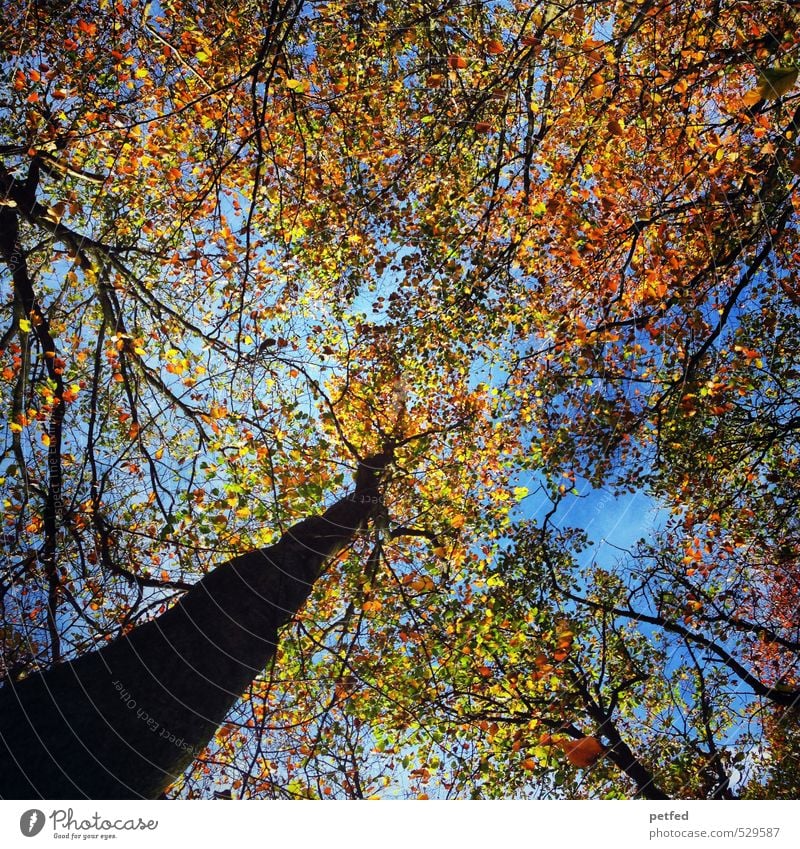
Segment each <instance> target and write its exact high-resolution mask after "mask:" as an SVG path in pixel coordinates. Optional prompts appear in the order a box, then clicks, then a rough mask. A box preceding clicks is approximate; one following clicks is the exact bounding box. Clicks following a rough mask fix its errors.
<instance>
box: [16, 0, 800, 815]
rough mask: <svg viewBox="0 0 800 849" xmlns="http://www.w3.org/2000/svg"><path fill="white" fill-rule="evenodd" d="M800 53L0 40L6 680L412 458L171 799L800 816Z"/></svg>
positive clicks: (64, 656) (640, 6) (590, 21)
mask: <svg viewBox="0 0 800 849" xmlns="http://www.w3.org/2000/svg"><path fill="white" fill-rule="evenodd" d="M798 32H800V11H798V10H797V9H796V8H794V7H793V5H792V4H790V3H787V2H782V0H781V2H779V0H760V2H740V0H681V2H675V1H674V0H557V2H550V0H501V1H499V2H492V0H484V2H463V0H416V2H394V0H387V2H374V3H373V2H367V0H354V2H343V0H342V1H340V0H331V2H313V3H312V2H302V0H243V2H224V1H223V0H211V2H207V3H202V4H195V3H192V2H183V0H161V2H152V3H143V2H139V0H120V2H117V3H114V2H112V0H81V2H69V0H67V2H62V3H56V2H51V0H21V2H17V3H13V4H9V3H4V4H3V21H2V23H1V24H0V79H1V81H0V392H1V393H2V397H1V400H0V402H1V403H2V434H1V435H0V491H1V492H2V521H3V529H2V546H3V557H2V560H0V610H2V622H0V651H1V653H2V654H1V657H2V660H1V662H0V675H1V676H2V678H3V680H5V681H6V682H21V681H23V680H25V679H26V678H29V677H31V676H35V675H37V674H39V673H40V672H41V671H43V670H46V669H49V668H54V667H56V666H59V665H62V664H66V663H69V662H71V661H73V660H74V659H76V658H78V657H81V656H83V655H86V654H87V653H89V652H91V651H93V650H95V649H97V648H99V647H101V646H105V645H108V644H112V643H113V642H114V641H115V640H116V639H118V638H120V637H122V636H124V635H127V634H131V633H132V632H134V631H135V629H136V628H137V627H141V626H142V624H143V623H145V622H147V621H149V620H152V619H153V618H154V617H157V616H159V615H162V614H164V613H165V612H166V611H168V610H170V609H173V608H174V605H175V604H176V602H177V601H178V600H179V599H180V598H181V597H182V596H183V595H184V594H185V593H187V591H188V590H189V589H190V588H191V587H192V586H193V585H195V584H197V582H198V581H199V580H201V579H202V578H203V577H204V576H205V575H207V574H209V573H210V572H211V571H212V570H213V569H214V567H215V566H216V565H217V564H220V563H222V562H223V561H226V560H228V559H229V558H232V557H234V556H235V555H238V554H241V553H242V552H247V551H251V550H254V549H259V548H264V547H266V546H270V545H272V544H273V543H275V542H276V541H277V540H279V539H281V538H282V535H283V534H284V533H285V532H286V531H287V529H288V528H291V527H292V526H294V525H295V524H296V523H298V522H301V521H302V520H303V519H305V518H306V517H310V516H316V515H318V514H321V513H322V512H323V511H325V510H326V508H330V506H331V505H335V504H337V503H339V502H338V499H340V498H341V497H342V494H343V493H344V492H347V491H348V490H349V489H351V488H352V486H353V475H354V474H355V473H356V471H357V469H359V468H361V467H360V465H359V464H360V463H362V461H364V460H365V458H370V457H374V456H376V455H381V452H384V455H385V456H386V457H387V458H388V457H389V454H390V455H391V457H390V459H387V460H385V461H382V463H381V467H382V474H381V478H380V491H379V494H378V495H375V491H373V489H370V490H369V492H370V497H373V496H374V501H375V509H374V510H373V512H372V516H371V519H370V521H369V523H368V524H365V525H364V527H363V528H362V529H361V530H360V531H359V532H358V533H357V534H355V536H354V537H353V539H352V540H351V541H350V543H349V544H348V545H347V547H346V548H344V550H342V551H341V552H339V553H338V554H337V555H336V556H335V557H332V558H331V559H330V560H329V561H328V562H327V564H326V566H325V568H324V569H323V571H322V574H321V575H320V576H319V578H318V579H317V580H316V581H315V582H314V584H313V587H311V589H310V596H309V598H308V600H307V601H306V602H305V604H304V605H303V606H302V607H301V609H300V610H299V611H298V612H297V614H296V615H294V616H293V617H292V619H291V621H290V622H289V624H287V625H286V626H285V628H283V630H282V631H281V635H280V642H279V645H278V648H277V651H276V654H275V657H274V658H273V660H272V661H271V662H270V663H269V665H268V666H267V667H266V668H265V669H263V670H262V671H261V672H260V673H259V674H258V675H257V677H255V678H254V680H253V681H252V682H251V683H250V684H249V686H248V687H247V689H246V690H245V691H244V692H243V693H242V694H241V698H239V699H238V700H237V701H236V704H235V705H234V706H233V708H232V709H231V710H230V711H229V713H228V715H227V717H226V719H225V721H224V723H223V724H222V725H220V727H219V728H218V730H217V731H216V733H215V735H214V737H213V739H212V740H211V741H210V742H209V745H208V747H207V748H205V749H204V750H203V751H202V752H199V753H197V756H196V758H195V759H194V760H193V762H192V763H191V765H190V766H189V767H188V768H187V769H186V771H185V773H184V774H183V775H182V777H181V778H180V779H179V780H178V781H177V782H176V783H175V784H174V785H173V786H172V788H171V789H170V790H169V791H168V793H167V795H168V796H169V797H170V798H210V797H226V798H231V797H233V798H240V797H241V798H251V799H253V798H367V797H378V798H398V797H399V798H573V799H578V798H632V797H635V796H640V795H644V796H648V797H650V798H686V799H689V798H692V799H711V798H796V797H797V796H798V793H800V763H798V758H799V757H800V732H799V731H798V699H799V698H800V563H799V558H800V527H798V516H800V492H799V491H798V481H799V480H800V453H799V449H800V443H799V441H798V437H799V436H800V380H799V379H800V370H798V369H799V368H800V367H799V366H798V361H800V334H799V333H798V331H799V330H800V283H798V265H799V264H800V245H798V223H799V222H798V211H799V210H800V196H799V195H798V191H797V190H798V179H799V177H800V148H798V146H797V137H798V131H800V85H797V81H798V69H800V35H798ZM386 452H389V453H386ZM384 455H381V456H384ZM384 464H385V468H383V466H384ZM371 486H372V484H371ZM631 503H633V504H634V508H633V510H634V512H641V513H647V512H648V511H649V518H648V520H647V521H645V522H641V523H638V524H635V523H633V522H632V520H631V517H630V514H628V515H627V517H626V515H625V512H624V511H625V508H626V505H628V506H630V504H631ZM643 505H644V506H643ZM793 505H794V506H793ZM601 515H602V517H603V519H604V521H605V523H606V524H607V525H613V524H614V523H618V524H621V525H622V526H623V531H621V532H620V533H621V536H620V537H619V540H620V542H619V543H618V544H616V545H611V544H609V543H608V542H604V540H603V539H602V537H600V538H598V537H597V534H596V533H595V530H596V529H597V527H598V526H599V525H601V524H602V522H601V521H600V517H601ZM626 523H628V524H631V525H633V524H635V527H633V530H631V531H629V532H627V533H626V532H625V530H624V526H625V524H626ZM6 686H8V684H6Z"/></svg>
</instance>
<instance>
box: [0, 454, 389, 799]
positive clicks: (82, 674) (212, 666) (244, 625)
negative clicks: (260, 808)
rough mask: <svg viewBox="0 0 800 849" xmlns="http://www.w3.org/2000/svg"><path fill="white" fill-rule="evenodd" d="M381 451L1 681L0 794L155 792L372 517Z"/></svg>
mask: <svg viewBox="0 0 800 849" xmlns="http://www.w3.org/2000/svg"><path fill="white" fill-rule="evenodd" d="M388 460H389V457H388V456H386V455H379V456H377V457H372V458H370V459H368V460H366V461H364V462H363V463H361V464H360V466H359V472H358V475H357V478H356V488H355V493H354V494H350V495H348V496H346V497H344V498H342V499H341V500H340V501H338V502H337V503H336V504H334V505H333V506H332V507H330V508H328V510H326V511H325V513H324V514H323V515H321V516H313V517H310V518H307V519H304V520H303V521H302V522H299V523H298V524H296V525H295V526H294V527H292V528H291V529H290V530H288V531H287V532H286V533H285V534H284V535H283V536H282V537H281V539H280V540H279V541H278V542H277V543H275V544H274V545H272V546H269V547H268V548H262V549H258V550H256V551H251V552H248V553H247V554H243V555H241V556H239V557H234V558H233V559H232V560H229V561H227V562H226V563H223V564H222V565H220V566H218V567H217V568H216V569H214V570H213V571H212V572H210V573H209V574H208V575H206V576H205V577H204V578H203V579H202V580H201V581H199V582H198V583H197V584H196V585H195V586H194V587H193V588H192V589H191V590H190V591H189V592H188V593H187V594H186V595H185V596H184V597H183V598H182V599H181V600H180V601H179V602H178V603H177V604H175V605H174V606H173V607H172V608H171V609H170V610H168V611H167V612H166V613H164V614H163V615H161V616H159V617H157V618H156V619H153V620H151V621H149V622H147V623H145V624H143V625H140V626H139V627H137V628H135V629H134V630H133V631H131V633H130V634H128V635H127V636H125V637H122V638H120V639H118V640H115V641H114V642H113V643H111V644H109V645H108V646H105V647H104V648H102V649H99V650H98V651H94V652H91V653H88V654H86V655H83V656H81V657H79V658H77V659H76V660H73V661H71V662H69V663H63V664H60V665H57V666H54V667H52V668H51V669H49V670H47V671H45V672H42V673H37V674H35V675H32V676H30V677H29V678H26V679H24V680H23V681H21V682H18V683H12V682H7V683H6V684H5V686H4V687H3V688H2V690H0V798H4V799H27V798H31V799H33V798H43V799H76V798H89V799H137V798H157V797H158V796H160V795H161V794H162V793H163V791H164V789H165V788H166V787H167V786H169V784H171V783H172V782H173V781H174V780H175V779H176V778H177V777H178V776H179V775H180V774H181V773H182V772H183V770H185V769H186V768H187V767H188V766H189V764H190V763H191V762H192V760H193V759H194V757H195V756H196V755H197V754H198V753H199V752H200V751H202V750H203V749H204V748H205V746H206V745H207V743H208V742H209V740H210V739H211V737H212V736H213V734H214V732H215V731H216V729H217V728H218V727H219V725H220V724H221V723H222V721H223V720H224V718H225V715H226V714H227V712H228V711H229V710H230V708H231V707H232V706H233V705H234V704H235V702H236V701H237V699H238V698H239V697H240V696H241V694H242V692H243V691H244V690H245V689H246V688H247V686H248V685H249V684H250V682H251V681H252V680H253V679H254V678H255V677H256V676H257V675H258V674H259V673H260V672H261V671H262V670H263V669H264V667H265V666H266V665H267V663H268V661H269V660H270V658H271V657H272V656H273V655H274V654H275V649H276V645H277V641H278V629H279V628H280V627H281V626H282V625H284V624H285V623H286V622H287V621H288V620H289V619H291V618H292V616H293V615H294V614H295V613H296V612H297V611H298V610H299V608H300V607H301V606H302V604H303V602H304V601H305V600H306V598H307V597H308V595H309V593H310V590H311V587H312V585H313V584H314V581H315V580H316V579H317V577H318V576H319V574H320V572H321V570H322V568H323V566H324V564H325V562H326V561H327V560H329V559H330V558H331V557H333V556H335V555H336V554H337V553H338V552H339V551H341V550H342V549H343V548H344V547H346V546H347V545H348V544H349V543H350V542H351V540H352V539H353V537H354V536H355V534H356V533H357V531H358V530H359V529H360V528H361V527H362V526H363V525H364V524H365V523H366V521H367V520H368V519H369V517H370V515H371V514H372V513H373V511H374V509H375V506H376V505H377V503H378V501H379V498H380V495H379V490H378V480H379V476H380V472H381V470H382V469H383V468H384V466H385V465H386V463H387V462H388Z"/></svg>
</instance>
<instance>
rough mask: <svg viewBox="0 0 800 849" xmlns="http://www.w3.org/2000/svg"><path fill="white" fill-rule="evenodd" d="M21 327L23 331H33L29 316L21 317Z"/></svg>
mask: <svg viewBox="0 0 800 849" xmlns="http://www.w3.org/2000/svg"><path fill="white" fill-rule="evenodd" d="M19 329H20V330H21V331H22V332H23V333H30V332H31V323H30V321H28V319H27V318H21V319H20V320H19Z"/></svg>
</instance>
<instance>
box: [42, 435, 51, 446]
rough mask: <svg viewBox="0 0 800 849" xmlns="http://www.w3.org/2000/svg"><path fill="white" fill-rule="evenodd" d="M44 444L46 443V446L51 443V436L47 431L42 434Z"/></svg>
mask: <svg viewBox="0 0 800 849" xmlns="http://www.w3.org/2000/svg"><path fill="white" fill-rule="evenodd" d="M42 445H45V446H48V445H50V436H49V435H48V434H46V433H43V434H42Z"/></svg>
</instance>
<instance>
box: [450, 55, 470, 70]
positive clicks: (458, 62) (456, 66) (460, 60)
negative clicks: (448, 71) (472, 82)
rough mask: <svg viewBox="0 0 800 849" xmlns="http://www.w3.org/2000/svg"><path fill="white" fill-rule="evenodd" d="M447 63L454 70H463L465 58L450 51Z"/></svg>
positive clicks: (465, 64)
mask: <svg viewBox="0 0 800 849" xmlns="http://www.w3.org/2000/svg"><path fill="white" fill-rule="evenodd" d="M447 64H448V65H449V66H450V67H451V68H452V69H453V70H454V71H463V70H464V68H466V67H467V60H466V59H465V58H464V57H463V56H456V55H455V53H451V54H450V55H449V56H448V57H447Z"/></svg>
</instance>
